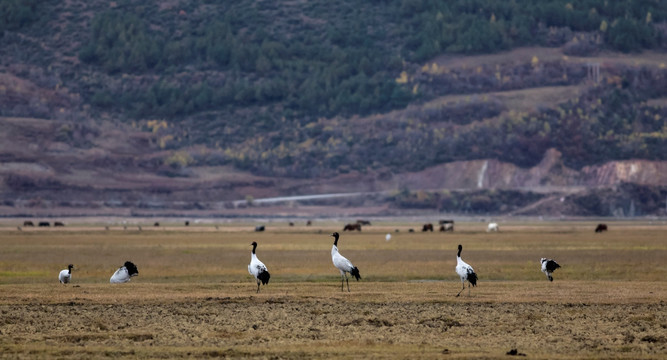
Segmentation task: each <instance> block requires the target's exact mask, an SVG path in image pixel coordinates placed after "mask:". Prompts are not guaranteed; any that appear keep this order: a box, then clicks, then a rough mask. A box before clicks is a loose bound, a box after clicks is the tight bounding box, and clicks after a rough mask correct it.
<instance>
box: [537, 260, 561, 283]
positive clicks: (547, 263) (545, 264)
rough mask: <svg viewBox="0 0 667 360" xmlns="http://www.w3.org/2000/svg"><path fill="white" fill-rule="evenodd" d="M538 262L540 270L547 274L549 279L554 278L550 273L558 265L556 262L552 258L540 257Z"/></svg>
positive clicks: (552, 279)
mask: <svg viewBox="0 0 667 360" xmlns="http://www.w3.org/2000/svg"><path fill="white" fill-rule="evenodd" d="M540 262H541V263H542V272H543V273H544V274H545V275H546V276H547V279H549V281H554V278H553V276H551V274H552V273H553V272H554V271H556V269H558V268H559V267H560V265H558V263H557V262H555V261H553V260H552V259H547V258H541V259H540Z"/></svg>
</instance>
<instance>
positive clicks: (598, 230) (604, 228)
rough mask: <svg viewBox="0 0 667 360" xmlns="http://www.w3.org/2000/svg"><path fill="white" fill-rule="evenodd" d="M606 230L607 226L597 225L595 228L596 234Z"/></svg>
mask: <svg viewBox="0 0 667 360" xmlns="http://www.w3.org/2000/svg"><path fill="white" fill-rule="evenodd" d="M607 230H608V229H607V224H598V226H597V227H596V228H595V232H596V233H599V232H603V231H607Z"/></svg>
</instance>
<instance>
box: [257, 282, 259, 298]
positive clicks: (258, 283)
mask: <svg viewBox="0 0 667 360" xmlns="http://www.w3.org/2000/svg"><path fill="white" fill-rule="evenodd" d="M257 294H259V279H257Z"/></svg>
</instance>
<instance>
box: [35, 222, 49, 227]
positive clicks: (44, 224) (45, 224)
mask: <svg viewBox="0 0 667 360" xmlns="http://www.w3.org/2000/svg"><path fill="white" fill-rule="evenodd" d="M37 226H42V227H49V226H51V224H50V223H49V222H48V221H40V222H39V224H37Z"/></svg>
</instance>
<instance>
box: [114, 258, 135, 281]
mask: <svg viewBox="0 0 667 360" xmlns="http://www.w3.org/2000/svg"><path fill="white" fill-rule="evenodd" d="M137 275H139V270H137V266H136V265H134V264H133V263H132V262H131V261H126V262H125V264H123V266H121V267H120V268H118V270H116V272H115V273H113V275H111V278H110V279H109V282H110V283H112V284H120V283H126V282H128V281H130V279H131V278H132V277H133V276H137Z"/></svg>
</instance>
